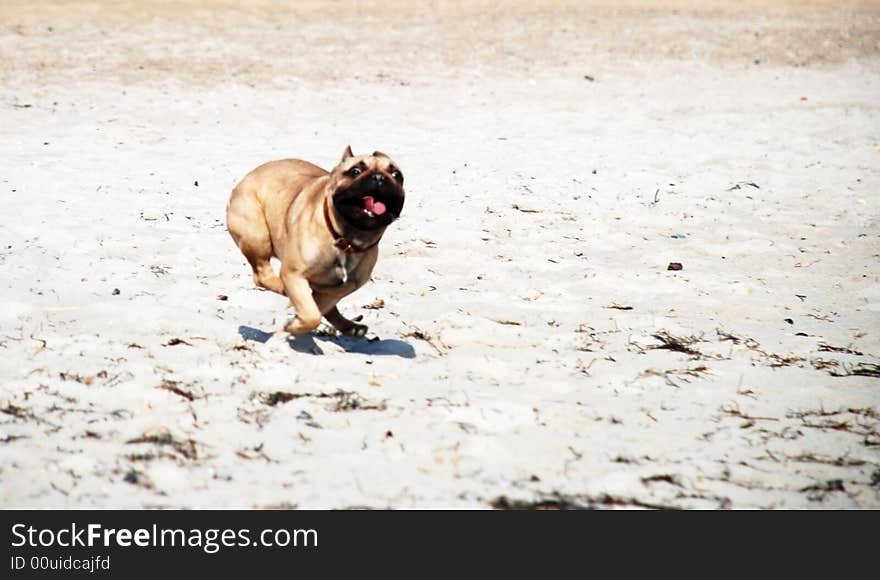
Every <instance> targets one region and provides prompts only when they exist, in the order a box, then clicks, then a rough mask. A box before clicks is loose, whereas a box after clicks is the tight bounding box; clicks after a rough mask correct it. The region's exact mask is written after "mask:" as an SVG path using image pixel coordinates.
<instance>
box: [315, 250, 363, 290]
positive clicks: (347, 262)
mask: <svg viewBox="0 0 880 580" xmlns="http://www.w3.org/2000/svg"><path fill="white" fill-rule="evenodd" d="M335 254H336V255H335V256H334V257H333V259H332V261H331V262H329V263H326V264H325V266H324V267H323V268H321V274H320V275H319V276H315V277H314V278H313V280H312V282H313V283H314V284H316V285H318V286H323V287H329V288H339V287H344V286H350V285H353V286H354V287H358V286H360V284H361V282H362V280H361V276H359V273H360V272H359V270H360V269H361V262H362V256H360V255H356V254H347V253H345V252H342V251H339V252H336V253H335Z"/></svg>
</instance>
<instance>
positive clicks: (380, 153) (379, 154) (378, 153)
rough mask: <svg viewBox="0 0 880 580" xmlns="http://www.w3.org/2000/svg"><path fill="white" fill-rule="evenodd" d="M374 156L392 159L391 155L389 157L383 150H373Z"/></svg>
mask: <svg viewBox="0 0 880 580" xmlns="http://www.w3.org/2000/svg"><path fill="white" fill-rule="evenodd" d="M373 157H384V158H385V159H391V158H390V157H388V156H387V155H386V154H384V153H382V152H381V151H373Z"/></svg>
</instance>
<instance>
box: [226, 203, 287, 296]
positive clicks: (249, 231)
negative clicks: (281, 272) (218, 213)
mask: <svg viewBox="0 0 880 580" xmlns="http://www.w3.org/2000/svg"><path fill="white" fill-rule="evenodd" d="M226 228H227V229H228V230H229V233H230V235H232V239H233V240H234V241H235V244H236V245H237V246H238V248H239V249H240V250H241V253H242V254H244V257H245V258H247V261H248V263H249V264H250V265H251V269H252V270H253V271H254V283H255V284H256V285H257V286H260V287H262V288H265V289H267V290H271V291H273V292H277V293H279V294H284V284H282V282H281V278H279V277H278V275H277V274H276V273H275V271H274V270H273V269H272V266H271V264H270V263H269V260H271V259H272V254H273V251H272V238H271V237H270V236H269V226H268V225H266V218H265V217H264V216H263V208H262V207H261V206H260V203H259V202H258V201H257V199H256V197H255V196H254V195H253V194H252V193H250V192H247V191H242V190H241V189H239V188H236V189H235V191H233V193H232V197H231V198H230V199H229V205H228V206H227V208H226Z"/></svg>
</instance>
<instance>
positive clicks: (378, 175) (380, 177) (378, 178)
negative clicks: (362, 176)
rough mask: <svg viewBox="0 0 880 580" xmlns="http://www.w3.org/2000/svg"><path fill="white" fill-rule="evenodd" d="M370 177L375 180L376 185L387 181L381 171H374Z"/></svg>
mask: <svg viewBox="0 0 880 580" xmlns="http://www.w3.org/2000/svg"><path fill="white" fill-rule="evenodd" d="M370 179H371V180H372V181H373V183H374V184H375V185H382V184H383V183H385V176H384V175H382V174H381V173H374V174H373V175H372V177H370Z"/></svg>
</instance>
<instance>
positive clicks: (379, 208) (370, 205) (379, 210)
mask: <svg viewBox="0 0 880 580" xmlns="http://www.w3.org/2000/svg"><path fill="white" fill-rule="evenodd" d="M364 209H366V210H367V211H369V212H373V214H375V215H382V214H383V213H385V204H384V203H382V202H381V201H375V200H374V199H373V197H372V196H369V195H365V196H364Z"/></svg>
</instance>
